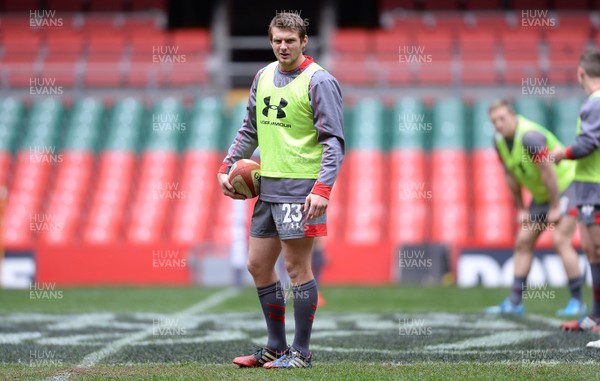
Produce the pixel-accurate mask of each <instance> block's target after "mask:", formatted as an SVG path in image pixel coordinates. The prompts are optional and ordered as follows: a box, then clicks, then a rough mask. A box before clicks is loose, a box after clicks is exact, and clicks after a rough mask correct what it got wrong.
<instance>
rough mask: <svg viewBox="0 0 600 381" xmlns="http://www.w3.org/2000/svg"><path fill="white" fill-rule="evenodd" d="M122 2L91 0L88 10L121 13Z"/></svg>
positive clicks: (115, 0) (117, 0)
mask: <svg viewBox="0 0 600 381" xmlns="http://www.w3.org/2000/svg"><path fill="white" fill-rule="evenodd" d="M124 3H125V2H124V1H123V0H91V3H90V9H91V10H92V11H94V12H97V11H101V12H121V11H123V10H124V8H125V7H124Z"/></svg>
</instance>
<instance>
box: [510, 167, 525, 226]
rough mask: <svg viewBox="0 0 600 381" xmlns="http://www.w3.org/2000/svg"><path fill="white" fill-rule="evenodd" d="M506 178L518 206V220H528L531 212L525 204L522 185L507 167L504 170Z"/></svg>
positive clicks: (520, 221)
mask: <svg viewBox="0 0 600 381" xmlns="http://www.w3.org/2000/svg"><path fill="white" fill-rule="evenodd" d="M504 180H505V181H506V185H507V186H508V189H509V190H510V194H511V195H512V198H513V202H514V204H515V206H516V207H517V221H518V222H519V223H522V222H526V221H527V220H528V219H529V212H528V211H527V209H526V208H525V204H524V203H523V195H522V193H521V185H520V184H519V182H518V181H517V179H515V177H514V176H513V175H512V174H511V173H510V172H509V171H508V170H507V169H505V170H504Z"/></svg>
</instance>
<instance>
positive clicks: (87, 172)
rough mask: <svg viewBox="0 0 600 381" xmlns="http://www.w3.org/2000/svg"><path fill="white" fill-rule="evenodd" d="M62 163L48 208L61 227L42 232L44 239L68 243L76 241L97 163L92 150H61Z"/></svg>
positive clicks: (51, 191)
mask: <svg viewBox="0 0 600 381" xmlns="http://www.w3.org/2000/svg"><path fill="white" fill-rule="evenodd" d="M61 155H62V162H61V165H60V166H59V167H58V168H57V171H56V174H55V176H54V182H53V186H52V187H51V189H50V193H49V199H48V201H47V206H46V211H45V213H47V214H48V215H50V216H53V217H54V218H56V219H57V220H59V221H60V223H61V224H62V225H61V226H60V229H49V230H45V231H43V232H42V233H41V235H40V239H41V240H42V241H45V242H46V243H50V244H66V243H70V242H73V241H74V240H75V235H76V231H77V229H78V226H79V221H80V220H81V217H82V214H83V213H82V211H83V210H84V203H85V197H86V195H87V193H88V185H89V184H90V180H91V175H92V166H93V164H94V157H93V154H92V153H90V152H64V151H63V152H61Z"/></svg>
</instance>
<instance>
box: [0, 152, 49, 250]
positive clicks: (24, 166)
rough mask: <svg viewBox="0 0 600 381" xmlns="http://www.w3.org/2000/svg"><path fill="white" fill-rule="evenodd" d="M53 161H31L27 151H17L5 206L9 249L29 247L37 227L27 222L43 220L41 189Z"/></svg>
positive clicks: (42, 194) (43, 187) (46, 182)
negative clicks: (50, 162)
mask: <svg viewBox="0 0 600 381" xmlns="http://www.w3.org/2000/svg"><path fill="white" fill-rule="evenodd" d="M52 169H53V165H52V164H49V163H46V162H43V163H42V162H36V161H32V160H31V158H30V152H29V151H26V150H22V151H20V152H18V153H17V156H16V162H15V167H14V169H13V170H14V172H13V179H12V182H11V184H10V189H9V195H10V197H9V199H8V203H7V206H6V221H5V244H6V247H7V248H10V249H13V250H15V249H31V248H32V245H33V242H34V237H33V236H34V234H33V233H34V232H36V231H37V230H39V229H37V228H36V226H35V225H34V226H33V227H32V226H31V225H30V223H34V224H35V223H38V222H39V223H43V222H44V221H45V216H43V215H42V213H40V211H41V206H42V200H43V197H44V191H45V189H46V187H47V184H48V179H49V177H50V172H51V171H52Z"/></svg>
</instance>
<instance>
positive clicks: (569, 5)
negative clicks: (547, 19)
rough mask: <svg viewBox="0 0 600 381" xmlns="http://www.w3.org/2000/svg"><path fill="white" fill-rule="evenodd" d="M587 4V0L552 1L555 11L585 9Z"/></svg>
mask: <svg viewBox="0 0 600 381" xmlns="http://www.w3.org/2000/svg"><path fill="white" fill-rule="evenodd" d="M588 3H589V2H588V1H587V0H554V7H555V8H556V9H587V7H588ZM596 9H598V8H596Z"/></svg>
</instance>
